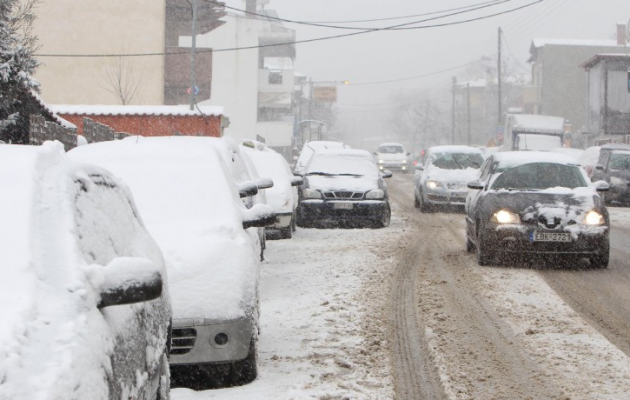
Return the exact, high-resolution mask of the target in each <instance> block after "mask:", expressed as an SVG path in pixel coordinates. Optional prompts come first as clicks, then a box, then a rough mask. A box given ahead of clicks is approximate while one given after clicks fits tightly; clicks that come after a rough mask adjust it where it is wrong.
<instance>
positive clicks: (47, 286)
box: [0, 142, 171, 400]
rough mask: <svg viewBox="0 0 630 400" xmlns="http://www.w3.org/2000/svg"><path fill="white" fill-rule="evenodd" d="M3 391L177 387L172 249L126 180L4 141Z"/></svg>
mask: <svg viewBox="0 0 630 400" xmlns="http://www.w3.org/2000/svg"><path fill="white" fill-rule="evenodd" d="M0 221H2V223H1V224H0V254H2V263H3V268H0V300H1V301H2V308H1V309H0V318H2V324H1V326H0V355H1V356H0V376H2V379H1V381H0V399H59V400H62V399H71V398H72V399H96V400H99V399H102V400H106V399H130V398H133V399H168V398H169V390H170V380H169V373H168V372H169V370H168V355H169V346H170V324H171V306H170V298H169V294H168V293H169V292H168V286H167V275H166V270H165V267H164V258H163V256H162V253H161V251H160V248H159V247H158V245H157V244H156V242H155V241H154V240H153V238H152V237H151V235H150V234H149V233H148V231H147V229H146V228H145V226H144V223H143V221H142V219H141V218H140V215H139V213H138V210H137V209H136V206H135V203H134V199H133V197H132V195H131V193H130V191H129V189H128V188H127V185H125V184H124V183H123V182H122V181H121V180H119V179H118V178H116V177H115V176H113V175H112V174H111V173H109V172H108V171H106V170H104V169H103V168H100V167H97V166H93V165H88V164H82V163H76V162H72V161H71V160H69V159H68V158H67V157H66V155H65V154H64V150H63V145H61V143H59V142H46V143H44V145H42V146H20V145H5V146H1V147H0Z"/></svg>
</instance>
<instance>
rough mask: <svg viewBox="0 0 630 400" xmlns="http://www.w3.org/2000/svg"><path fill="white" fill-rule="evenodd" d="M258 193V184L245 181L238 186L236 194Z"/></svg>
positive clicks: (247, 195) (248, 194) (252, 194)
mask: <svg viewBox="0 0 630 400" xmlns="http://www.w3.org/2000/svg"><path fill="white" fill-rule="evenodd" d="M256 194H258V185H257V184H256V183H255V182H251V181H247V182H243V183H241V184H240V185H239V186H238V195H239V196H240V197H241V199H242V198H243V197H249V196H255V195H256Z"/></svg>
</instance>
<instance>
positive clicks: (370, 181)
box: [297, 149, 392, 227]
mask: <svg viewBox="0 0 630 400" xmlns="http://www.w3.org/2000/svg"><path fill="white" fill-rule="evenodd" d="M391 176H392V173H391V172H389V171H384V172H383V173H381V172H380V171H379V169H378V167H377V166H376V163H375V162H374V159H373V158H372V155H371V154H370V153H369V152H367V151H365V150H351V149H338V150H322V151H319V152H317V153H315V154H313V157H311V160H310V161H309V163H308V165H307V166H306V170H305V174H304V184H303V186H302V191H301V194H300V202H299V205H298V210H297V215H298V218H297V224H298V226H303V227H306V226H311V225H312V224H313V223H314V222H322V221H323V222H333V223H335V224H338V223H339V222H340V221H364V222H369V223H371V224H372V225H373V226H375V227H385V226H388V225H389V222H390V218H391V209H390V206H389V196H388V192H387V184H386V183H385V181H384V180H383V178H389V177H391Z"/></svg>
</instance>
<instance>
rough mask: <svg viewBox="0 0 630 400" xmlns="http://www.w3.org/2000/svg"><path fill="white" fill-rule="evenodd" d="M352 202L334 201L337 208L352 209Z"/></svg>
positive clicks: (334, 206)
mask: <svg viewBox="0 0 630 400" xmlns="http://www.w3.org/2000/svg"><path fill="white" fill-rule="evenodd" d="M352 206H353V204H352V203H333V208H334V209H335V210H352Z"/></svg>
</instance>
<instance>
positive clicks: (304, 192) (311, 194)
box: [302, 189, 322, 199]
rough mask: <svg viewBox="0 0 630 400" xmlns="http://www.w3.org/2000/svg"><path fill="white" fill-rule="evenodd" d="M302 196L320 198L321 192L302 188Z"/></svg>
mask: <svg viewBox="0 0 630 400" xmlns="http://www.w3.org/2000/svg"><path fill="white" fill-rule="evenodd" d="M302 196H304V198H305V199H321V198H322V194H321V192H320V191H319V190H315V189H303V190H302Z"/></svg>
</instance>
